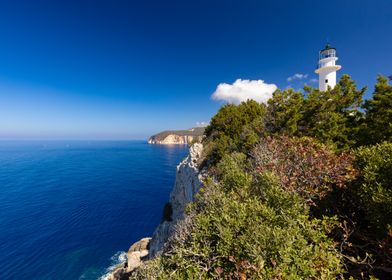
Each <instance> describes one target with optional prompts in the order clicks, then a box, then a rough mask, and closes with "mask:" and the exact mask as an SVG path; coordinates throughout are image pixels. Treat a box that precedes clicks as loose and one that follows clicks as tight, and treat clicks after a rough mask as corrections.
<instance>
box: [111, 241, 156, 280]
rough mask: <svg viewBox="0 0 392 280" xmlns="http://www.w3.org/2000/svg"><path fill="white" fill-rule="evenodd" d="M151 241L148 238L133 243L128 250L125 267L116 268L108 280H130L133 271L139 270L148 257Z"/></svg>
mask: <svg viewBox="0 0 392 280" xmlns="http://www.w3.org/2000/svg"><path fill="white" fill-rule="evenodd" d="M150 240H151V238H149V237H147V238H142V239H140V240H139V241H137V242H135V243H133V244H132V246H131V248H129V250H128V253H127V262H126V263H125V265H124V266H123V267H118V268H116V269H115V270H114V271H113V272H112V273H111V275H110V276H109V277H108V280H123V279H124V280H125V279H127V280H128V278H129V276H130V274H131V273H132V271H134V270H135V269H136V268H138V267H139V266H140V265H141V264H142V263H143V260H144V259H145V258H146V257H147V256H148V249H149V244H150Z"/></svg>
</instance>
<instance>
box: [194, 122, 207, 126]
mask: <svg viewBox="0 0 392 280" xmlns="http://www.w3.org/2000/svg"><path fill="white" fill-rule="evenodd" d="M208 125H209V122H196V126H197V127H206V126H208Z"/></svg>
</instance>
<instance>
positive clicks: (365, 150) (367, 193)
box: [355, 142, 392, 234]
mask: <svg viewBox="0 0 392 280" xmlns="http://www.w3.org/2000/svg"><path fill="white" fill-rule="evenodd" d="M355 164H356V167H357V168H358V169H359V172H360V174H359V177H358V179H357V182H356V189H355V192H356V195H357V196H358V198H359V201H360V205H361V208H362V209H363V210H364V212H365V215H366V217H365V218H366V219H367V220H368V221H369V222H370V223H371V224H372V225H373V226H374V227H375V228H377V229H378V230H380V231H381V233H383V234H385V233H386V232H387V231H388V230H392V143H390V142H384V143H381V144H377V145H374V146H369V147H361V148H359V149H357V151H356V161H355Z"/></svg>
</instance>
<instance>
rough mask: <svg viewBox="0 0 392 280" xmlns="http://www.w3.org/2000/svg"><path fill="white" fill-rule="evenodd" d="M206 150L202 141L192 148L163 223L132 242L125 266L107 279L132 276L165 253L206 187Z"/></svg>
mask: <svg viewBox="0 0 392 280" xmlns="http://www.w3.org/2000/svg"><path fill="white" fill-rule="evenodd" d="M202 152H203V145H202V144H200V143H195V144H194V145H192V146H191V147H190V149H189V155H188V156H187V157H186V158H185V159H184V160H183V161H182V162H181V163H180V164H179V165H178V166H177V172H176V180H175V184H174V187H173V190H172V192H171V193H170V199H169V202H168V203H167V204H166V205H165V207H164V210H163V218H162V222H161V223H160V224H159V225H158V227H157V228H156V229H155V231H154V234H153V236H152V238H149V237H146V238H143V239H141V240H139V241H137V242H135V243H134V244H132V246H131V247H130V248H129V250H128V253H127V262H126V263H125V265H124V266H123V267H118V268H117V269H115V270H114V271H113V272H112V273H111V274H110V275H109V276H108V277H107V278H106V279H108V280H122V279H128V278H129V276H130V275H131V273H132V271H133V270H135V269H136V268H137V267H139V266H140V265H141V264H142V263H143V261H144V260H147V259H151V258H153V257H155V256H157V255H159V254H161V253H162V250H163V248H164V247H165V243H166V242H167V241H168V239H169V238H170V236H171V235H172V234H173V232H174V229H175V226H176V225H177V223H178V222H179V221H180V220H182V219H183V218H184V212H185V208H186V206H187V204H188V203H190V202H192V201H193V199H194V196H195V194H196V193H197V192H198V191H199V190H200V187H201V186H202V179H203V175H202V174H201V172H200V170H199V166H198V162H199V159H200V157H201V154H202Z"/></svg>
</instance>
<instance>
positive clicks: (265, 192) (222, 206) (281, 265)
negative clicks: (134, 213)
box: [134, 154, 342, 279]
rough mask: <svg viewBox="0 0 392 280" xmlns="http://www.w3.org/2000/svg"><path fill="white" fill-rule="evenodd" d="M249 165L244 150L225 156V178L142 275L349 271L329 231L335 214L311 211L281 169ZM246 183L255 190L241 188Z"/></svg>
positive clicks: (329, 274) (291, 275)
mask: <svg viewBox="0 0 392 280" xmlns="http://www.w3.org/2000/svg"><path fill="white" fill-rule="evenodd" d="M244 166H245V164H244V155H242V154H234V155H227V156H225V158H223V159H222V161H221V162H220V163H219V164H218V170H219V176H218V177H219V178H220V181H219V183H218V184H212V185H209V186H206V187H205V188H203V191H202V192H201V194H200V195H199V198H198V200H197V201H196V202H195V203H194V205H193V206H192V207H191V210H190V211H191V213H188V214H189V215H188V221H184V222H183V223H182V224H180V226H178V227H177V229H176V234H175V236H174V237H173V238H172V239H171V241H170V243H169V246H168V247H167V249H166V251H165V253H164V254H163V255H162V256H161V258H160V259H159V260H155V261H153V263H152V264H148V265H147V267H145V268H142V269H141V271H139V272H137V274H135V275H134V277H135V278H136V279H152V278H153V277H155V279H165V277H169V278H167V279H335V278H336V277H337V276H338V275H340V274H341V272H342V267H341V261H340V257H339V255H338V253H337V251H336V250H335V249H334V244H333V242H332V241H331V240H330V239H329V238H328V237H327V235H326V232H328V231H329V230H330V229H331V227H332V226H333V224H334V221H333V220H324V221H322V220H318V219H310V217H309V210H308V206H307V205H306V203H305V202H304V200H303V199H302V198H301V197H300V196H298V195H297V194H295V193H290V192H287V191H285V190H284V189H282V188H281V187H280V185H279V180H278V179H277V178H276V177H275V176H274V175H273V174H270V173H263V174H258V176H257V178H255V179H254V180H252V177H251V176H250V175H249V174H247V173H246V172H245V171H244V169H243V167H244ZM249 185H251V186H249ZM241 186H242V187H243V189H244V190H249V191H247V192H241V193H238V192H237V191H238V189H241ZM235 190H237V191H235ZM256 190H257V191H256ZM189 217H191V219H190V218H189Z"/></svg>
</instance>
